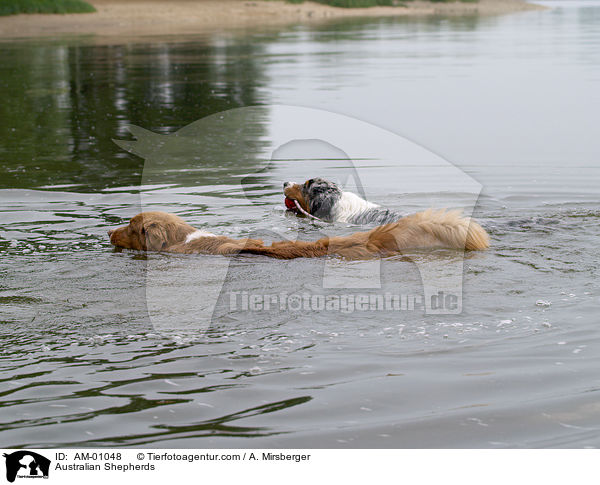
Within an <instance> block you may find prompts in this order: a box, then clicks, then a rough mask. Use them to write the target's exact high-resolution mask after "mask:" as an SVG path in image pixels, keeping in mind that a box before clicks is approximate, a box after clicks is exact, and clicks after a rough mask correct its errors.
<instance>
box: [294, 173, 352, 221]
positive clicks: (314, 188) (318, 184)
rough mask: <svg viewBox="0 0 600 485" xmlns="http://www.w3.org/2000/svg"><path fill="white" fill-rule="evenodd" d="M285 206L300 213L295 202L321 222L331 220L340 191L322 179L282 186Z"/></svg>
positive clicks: (337, 187)
mask: <svg viewBox="0 0 600 485" xmlns="http://www.w3.org/2000/svg"><path fill="white" fill-rule="evenodd" d="M283 194H284V195H285V198H286V199H285V205H286V207H287V208H288V209H289V210H293V211H295V212H300V211H299V210H298V208H297V206H296V203H295V201H297V202H298V204H299V205H300V207H302V209H303V210H305V211H306V212H308V213H309V214H311V215H313V216H315V217H318V218H319V219H323V220H326V221H328V220H332V219H333V207H334V206H335V204H336V203H337V202H338V201H339V200H340V197H341V196H342V189H340V188H339V186H338V185H337V184H335V183H333V182H330V181H329V180H325V179H322V178H314V179H310V180H307V181H306V182H304V184H302V185H299V184H296V183H294V182H285V183H284V184H283Z"/></svg>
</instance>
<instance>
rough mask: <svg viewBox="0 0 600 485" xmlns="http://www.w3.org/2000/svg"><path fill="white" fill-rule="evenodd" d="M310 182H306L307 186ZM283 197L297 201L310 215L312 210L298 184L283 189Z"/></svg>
mask: <svg viewBox="0 0 600 485" xmlns="http://www.w3.org/2000/svg"><path fill="white" fill-rule="evenodd" d="M307 183H308V181H306V182H305V185H306V184H307ZM283 195H285V196H286V197H287V198H288V199H292V200H297V201H298V203H299V204H300V207H302V208H303V209H304V210H305V211H306V212H308V213H309V214H310V209H309V207H308V203H307V202H306V200H304V196H303V195H302V187H300V186H299V185H298V184H291V185H289V186H288V187H286V188H285V189H283Z"/></svg>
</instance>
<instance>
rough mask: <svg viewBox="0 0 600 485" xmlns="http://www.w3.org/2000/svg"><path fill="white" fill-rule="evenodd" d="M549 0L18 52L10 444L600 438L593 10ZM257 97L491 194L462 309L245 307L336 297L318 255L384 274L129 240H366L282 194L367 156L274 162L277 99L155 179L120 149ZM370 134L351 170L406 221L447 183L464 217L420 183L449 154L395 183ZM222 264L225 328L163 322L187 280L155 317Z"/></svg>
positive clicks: (562, 441)
mask: <svg viewBox="0 0 600 485" xmlns="http://www.w3.org/2000/svg"><path fill="white" fill-rule="evenodd" d="M549 5H552V6H554V7H555V8H552V9H550V10H545V11H539V12H537V11H536V12H526V13H520V14H514V15H507V16H502V17H493V18H477V17H453V18H433V19H384V20H374V19H370V20H356V19H353V20H351V21H343V22H334V23H331V24H326V25H323V26H320V27H310V28H309V27H303V26H298V27H295V28H290V29H287V30H282V31H273V32H270V33H267V34H265V33H257V32H252V31H248V32H236V33H231V34H222V35H218V36H213V37H197V38H193V37H190V38H186V39H185V40H180V39H176V38H140V39H139V41H138V42H129V43H127V44H119V43H118V42H115V43H112V44H110V45H103V44H97V43H95V40H94V39H93V38H66V39H54V40H52V41H51V42H48V41H46V40H43V41H42V40H36V39H29V40H23V41H19V42H13V43H4V44H3V45H2V50H1V51H0V58H1V59H2V62H1V63H0V66H2V67H0V70H1V76H0V93H1V94H2V99H3V102H2V103H0V133H1V138H0V139H1V140H2V142H1V144H0V163H1V167H0V168H1V173H2V177H1V178H0V201H1V203H0V208H1V213H0V250H1V251H2V258H1V260H0V275H1V276H0V278H1V279H0V281H1V283H0V285H1V286H0V303H1V304H2V306H1V307H0V311H1V312H2V313H1V314H0V321H1V322H2V324H1V326H0V328H1V336H2V344H1V352H2V357H3V358H2V364H1V373H0V380H1V382H2V386H1V387H0V389H1V391H0V393H1V396H2V401H1V403H2V410H1V411H0V422H1V424H0V429H2V435H1V436H2V444H3V446H5V447H44V446H64V447H70V446H148V447H196V448H205V447H206V448H209V447H248V446H250V447H254V446H256V447H485V448H487V447H502V448H504V447H596V446H598V445H600V438H599V436H600V432H599V431H600V429H599V426H598V422H600V420H599V418H600V405H599V404H598V403H599V394H598V388H599V386H600V381H599V379H598V373H597V369H598V366H599V364H600V362H599V360H600V359H599V355H600V353H599V351H600V335H599V333H598V330H597V310H598V305H599V303H600V302H599V284H598V281H599V280H598V274H599V269H600V267H599V263H598V261H599V260H600V254H599V250H598V244H597V241H598V236H600V230H599V229H598V222H599V218H600V206H599V205H598V199H597V185H598V180H599V179H600V165H599V164H598V159H599V155H600V145H599V144H598V141H597V126H598V113H599V112H600V95H599V94H598V93H600V89H598V88H599V85H600V58H599V57H598V52H599V49H598V47H599V46H600V30H598V23H599V21H600V3H597V2H575V3H570V2H561V3H557V4H551V3H549ZM256 104H261V105H270V104H284V105H294V106H304V107H312V108H321V109H325V110H329V111H332V112H335V113H339V114H342V115H346V116H349V117H353V118H357V119H359V120H363V121H366V122H369V123H372V124H373V125H376V126H379V127H381V128H384V129H386V130H389V131H391V132H394V133H398V134H400V135H402V136H405V137H407V138H408V139H410V140H414V141H415V142H417V143H418V144H420V145H422V146H423V147H426V148H427V149H428V150H431V151H432V152H434V153H437V154H440V155H442V156H443V157H444V158H445V159H446V160H449V161H451V162H452V163H454V164H455V165H456V167H458V168H459V169H460V170H461V171H462V172H464V173H465V174H467V175H468V176H469V177H472V178H473V179H475V180H476V181H478V182H479V183H481V185H482V186H483V191H482V195H481V197H480V198H479V201H478V204H477V206H476V208H475V215H476V217H477V218H478V219H479V220H480V221H481V222H482V223H483V224H484V225H485V226H486V228H487V229H488V230H489V232H490V233H491V235H492V242H493V248H492V249H491V250H490V251H487V252H485V253H478V254H471V255H468V256H467V259H466V260H465V271H464V288H463V289H464V291H463V296H464V298H463V311H462V313H461V314H459V315H438V316H436V315H424V314H423V311H422V310H419V309H417V310H413V311H401V312H376V311H373V312H362V311H355V312H345V313H340V312H338V313H333V314H332V312H324V311H323V312H321V311H308V312H299V311H288V312H280V311H262V312H256V313H252V312H247V311H243V310H241V309H240V308H231V307H230V306H228V296H227V295H228V294H229V293H230V292H231V291H247V292H249V293H253V292H254V293H256V292H262V293H266V294H274V293H279V292H287V293H290V294H293V293H302V292H308V293H310V294H319V293H322V292H323V291H324V290H323V288H322V275H323V271H324V267H325V265H329V267H330V268H331V267H332V266H333V267H334V268H336V269H337V270H339V271H342V272H344V274H348V275H350V276H349V281H350V282H351V283H353V284H355V285H357V286H360V281H361V279H360V275H361V272H360V270H361V265H362V264H363V263H349V262H340V261H329V262H326V261H315V260H296V261H290V262H281V261H272V260H266V259H264V258H260V257H245V258H239V259H235V260H233V261H229V260H225V259H224V258H221V259H219V258H213V257H208V256H197V257H177V256H172V255H171V256H169V255H158V254H150V255H147V256H145V255H141V254H136V253H133V252H127V251H124V252H113V250H112V249H111V247H110V245H109V244H108V241H107V237H106V230H107V228H109V227H114V226H116V225H119V224H121V223H122V222H123V221H124V220H126V219H127V218H129V217H131V216H132V215H134V214H135V213H136V212H138V211H139V209H140V207H142V202H143V204H144V207H147V206H148V205H150V206H151V207H152V208H159V209H163V210H169V211H173V212H177V213H178V214H180V215H182V216H183V217H185V218H186V219H187V220H189V221H190V222H191V223H193V224H194V225H196V226H198V227H202V228H205V229H208V230H212V231H215V232H219V233H223V234H227V235H230V236H235V237H245V236H248V235H254V234H260V235H263V236H264V237H265V238H266V239H272V238H276V237H279V236H284V237H296V236H297V235H298V234H299V235H300V237H302V238H307V239H310V238H315V237H317V236H318V234H320V233H321V232H323V231H329V232H332V233H335V234H337V233H348V232H352V231H354V230H356V229H357V228H350V227H345V226H344V225H334V226H332V227H323V226H322V225H319V224H318V223H317V224H311V223H309V222H307V221H304V220H298V219H296V218H294V217H289V216H286V214H285V213H284V210H283V204H282V196H281V188H280V187H281V182H283V181H284V180H288V179H292V180H300V181H301V180H304V179H306V178H310V177H314V176H316V175H325V176H328V177H333V178H335V177H336V175H339V173H340V170H342V171H343V170H345V169H346V168H347V166H348V165H347V161H346V160H344V157H343V156H330V155H331V153H329V152H327V150H326V149H325V148H323V153H324V154H322V155H319V153H315V150H316V151H317V152H318V146H317V148H316V149H314V148H313V149H312V151H310V150H309V152H308V153H306V154H305V156H304V157H300V159H295V158H294V157H292V156H290V154H289V153H288V152H285V153H283V152H282V153H280V155H281V156H280V157H276V158H278V159H277V160H275V161H270V160H269V156H268V155H266V154H268V149H267V148H268V147H266V145H268V143H266V141H265V140H267V139H268V138H269V136H270V134H272V133H273V131H274V130H276V129H277V128H278V126H279V124H278V123H276V120H275V119H274V117H272V116H269V112H268V111H267V112H266V114H265V115H264V116H262V115H261V116H257V117H256V118H255V119H253V120H252V121H251V122H247V123H244V124H242V125H240V127H239V131H237V132H236V133H235V136H231V137H230V139H229V140H227V139H222V138H219V136H221V137H223V136H224V135H223V134H221V135H219V134H216V135H215V136H216V138H215V139H213V140H212V143H210V142H207V143H206V146H204V151H203V152H202V156H201V157H199V158H200V160H188V161H187V162H186V163H187V165H186V166H187V167H188V168H189V167H190V166H191V167H192V168H193V170H191V171H190V170H186V169H185V168H183V166H180V165H178V164H177V163H176V161H177V160H175V159H176V158H177V157H175V156H174V154H173V153H169V156H173V157H174V158H172V159H171V158H169V157H167V158H169V159H170V160H171V163H172V165H169V164H168V163H167V164H165V163H164V160H162V159H161V160H158V161H156V160H155V162H156V163H155V164H154V165H151V168H152V169H149V166H148V165H144V160H143V159H142V158H139V157H136V156H135V155H132V154H130V153H127V152H126V151H124V150H123V149H121V148H120V147H118V146H117V145H116V144H114V143H113V142H112V141H111V140H112V139H125V140H127V139H129V140H131V139H132V137H131V135H130V133H129V132H128V131H127V126H128V125H130V124H135V125H139V126H142V127H144V128H146V129H148V130H152V131H154V132H155V133H159V134H162V135H168V134H172V133H174V132H175V131H177V130H179V129H181V128H183V127H185V126H187V125H189V124H190V123H192V122H194V121H196V120H198V119H200V118H202V117H204V116H207V115H209V114H212V113H217V112H220V111H223V110H226V109H231V108H237V107H243V106H251V105H256ZM225 138H227V136H225ZM239 140H241V141H242V142H243V143H242V142H240V143H236V141H239ZM228 141H232V143H231V144H228ZM244 143H247V145H244ZM364 143H365V144H364V146H372V147H373V150H372V153H371V152H368V150H367V153H362V155H363V157H362V158H361V159H359V160H356V164H357V166H359V167H370V170H369V173H370V174H371V175H370V176H369V177H367V178H366V179H365V181H364V190H365V192H366V193H367V195H368V197H369V198H370V199H372V200H374V201H377V202H379V203H382V204H384V205H386V206H388V207H391V208H394V209H397V210H399V211H401V212H411V211H414V210H418V209H420V208H422V207H426V206H427V205H429V204H430V203H436V204H437V203H441V201H443V199H444V198H445V197H446V196H448V197H450V196H453V197H455V198H454V199H452V198H451V197H450V199H451V200H452V201H453V202H451V203H450V205H460V202H461V201H462V198H463V197H464V194H463V193H461V192H460V191H457V190H455V191H454V192H456V193H454V194H441V195H440V194H439V193H436V192H433V191H429V192H428V191H427V190H421V188H414V187H407V186H406V180H409V181H410V182H411V183H412V182H413V181H415V180H417V181H419V180H420V181H423V180H426V181H427V180H428V181H429V182H427V183H434V182H435V178H436V176H439V173H438V172H437V170H438V169H439V167H438V168H436V169H434V170H432V171H429V168H424V166H423V165H419V164H416V163H413V164H412V165H411V164H410V163H409V162H410V161H407V162H406V165H405V170H406V172H407V174H409V175H407V177H402V176H398V175H397V174H395V176H394V177H393V178H392V177H390V176H389V165H386V164H389V162H390V161H389V160H382V159H380V158H377V157H374V156H372V155H373V153H375V152H377V150H376V148H377V147H376V144H375V143H371V144H370V140H366V141H365V142H364ZM265 144H266V145H265ZM214 147H218V148H214ZM300 151H301V150H300ZM189 154H190V152H189V151H188V152H185V153H184V154H183V155H182V154H180V158H181V157H183V158H185V157H188V155H189ZM334 155H335V154H334ZM350 155H352V156H354V155H355V154H350ZM386 174H388V175H387V176H386ZM431 174H433V175H434V176H433V177H429V176H428V175H431ZM432 180H433V181H432ZM444 182H445V180H444ZM450 189H452V187H450ZM449 192H452V190H450V191H449ZM465 200H466V199H465ZM456 257H457V255H456V254H453V253H452V252H445V251H438V252H434V253H415V254H412V255H410V257H399V258H391V259H390V260H388V261H386V262H385V264H384V265H382V269H381V271H382V276H381V279H382V281H383V285H384V287H385V288H402V291H404V292H407V293H411V292H412V293H418V292H419V291H421V292H422V285H421V278H420V275H419V272H418V271H417V269H416V268H417V266H419V265H420V267H426V266H428V265H437V266H436V267H437V270H436V271H440V269H439V268H440V267H441V268H444V267H446V266H447V265H452V264H454V263H455V259H456ZM222 261H226V263H222ZM415 262H417V265H415ZM229 263H231V264H229ZM223 264H226V265H229V266H228V267H227V266H226V267H227V270H228V271H229V273H228V278H227V279H226V283H225V287H224V293H223V295H222V297H221V298H220V300H219V302H218V303H217V305H216V309H215V314H214V317H213V322H212V324H211V325H210V326H209V327H208V328H207V329H204V330H205V331H202V332H194V331H189V329H187V330H186V329H175V331H172V332H165V331H164V330H165V329H164V328H162V329H161V328H160V318H161V317H162V318H164V319H166V320H168V319H171V320H170V321H175V322H179V321H183V320H184V319H185V317H186V315H187V313H186V311H185V306H179V305H178V304H179V303H181V304H184V303H185V301H183V299H181V298H180V299H179V300H177V295H175V296H173V298H175V302H176V303H178V304H176V305H172V307H171V308H170V309H169V310H170V312H169V313H168V314H167V313H166V312H165V308H162V309H161V310H162V311H163V313H162V314H161V313H160V312H159V314H158V317H157V315H156V312H155V313H154V314H153V311H155V310H156V308H153V304H154V303H155V301H153V299H152V298H151V299H150V302H149V303H150V304H149V305H148V304H147V302H146V298H145V296H146V283H147V282H148V283H151V284H153V285H154V288H155V289H156V288H159V289H160V288H164V289H165V291H167V288H175V289H177V286H169V285H172V284H173V285H175V283H176V282H175V283H173V277H174V275H175V276H176V277H177V278H183V279H181V280H180V281H184V282H185V283H186V285H187V286H188V287H192V288H195V289H196V291H198V292H201V291H202V288H203V284H204V282H206V281H207V280H208V279H209V278H211V276H212V275H213V272H214V271H218V270H219V268H222V267H223ZM161 269H162V273H160V272H157V271H160V270H161ZM148 274H153V275H154V276H153V277H152V278H151V279H148V278H147V276H148ZM357 275H358V276H357ZM154 291H155V290H154ZM328 291H330V292H335V291H338V292H345V293H348V292H351V291H363V290H360V289H359V290H328ZM370 291H372V290H369V289H366V290H364V292H365V293H368V292H370ZM228 292H229V293H228ZM170 301H171V300H170ZM157 326H158V327H159V328H157ZM250 438H251V439H250Z"/></svg>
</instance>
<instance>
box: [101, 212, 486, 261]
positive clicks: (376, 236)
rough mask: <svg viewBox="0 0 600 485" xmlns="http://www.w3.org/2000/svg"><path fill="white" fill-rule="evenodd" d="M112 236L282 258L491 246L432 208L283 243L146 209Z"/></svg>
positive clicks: (451, 215) (116, 241)
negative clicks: (361, 228) (216, 230)
mask: <svg viewBox="0 0 600 485" xmlns="http://www.w3.org/2000/svg"><path fill="white" fill-rule="evenodd" d="M108 236H109V238H110V242H111V243H112V244H113V245H114V246H116V247H119V248H126V249H137V250H141V251H164V252H170V253H184V254H215V255H217V254H220V255H234V254H244V253H247V254H258V255H263V256H268V257H271V258H277V259H294V258H316V257H321V256H326V255H331V256H339V257H342V258H345V259H353V260H358V259H372V258H378V257H385V256H391V255H394V254H400V253H402V252H403V251H404V250H406V249H417V248H450V249H463V250H464V249H467V250H481V249H486V248H487V247H488V246H489V237H488V234H487V233H486V232H485V230H484V229H483V228H482V227H481V226H480V225H479V224H477V223H476V222H475V221H472V220H471V219H469V218H467V217H463V216H462V215H461V214H460V212H459V211H446V210H432V209H429V210H426V211H424V212H418V213H416V214H412V215H409V216H406V217H402V218H400V219H399V220H398V221H396V222H393V223H390V224H384V225H381V226H377V227H375V228H374V229H371V230H370V231H366V232H357V233H354V234H352V235H350V236H339V237H324V238H321V239H319V240H317V241H314V242H310V241H278V242H273V243H272V244H271V245H270V246H267V245H265V244H264V243H263V241H261V240H259V239H232V238H229V237H226V236H218V235H215V234H213V233H210V232H206V231H200V230H198V229H196V228H194V227H192V226H190V225H189V224H187V223H186V222H185V221H184V220H183V219H181V218H180V217H178V216H176V215H175V214H169V213H166V212H142V213H140V214H138V215H136V216H135V217H133V218H132V219H131V220H130V221H129V224H128V225H126V226H122V227H119V228H117V229H111V230H109V231H108Z"/></svg>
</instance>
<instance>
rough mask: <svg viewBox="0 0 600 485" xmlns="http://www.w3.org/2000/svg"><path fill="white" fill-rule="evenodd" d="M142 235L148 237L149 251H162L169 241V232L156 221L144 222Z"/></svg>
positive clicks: (147, 245) (147, 247) (147, 246)
mask: <svg viewBox="0 0 600 485" xmlns="http://www.w3.org/2000/svg"><path fill="white" fill-rule="evenodd" d="M142 237H145V238H146V249H147V250H148V251H161V250H163V249H164V248H165V247H166V246H167V243H168V242H169V238H168V237H167V232H166V231H165V229H164V228H163V227H161V225H160V224H157V223H156V222H149V223H144V225H143V226H142Z"/></svg>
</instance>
